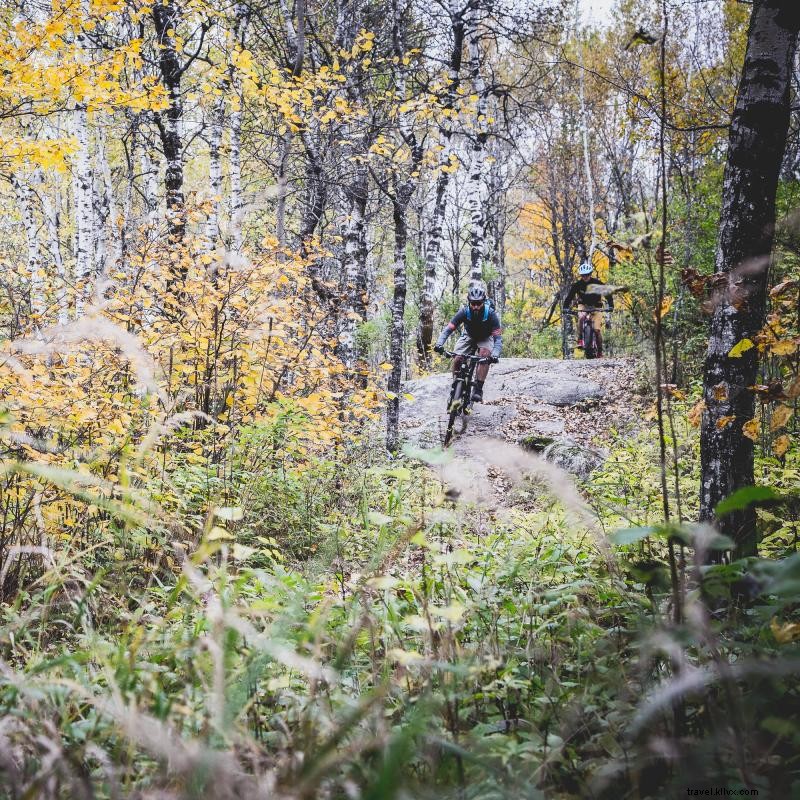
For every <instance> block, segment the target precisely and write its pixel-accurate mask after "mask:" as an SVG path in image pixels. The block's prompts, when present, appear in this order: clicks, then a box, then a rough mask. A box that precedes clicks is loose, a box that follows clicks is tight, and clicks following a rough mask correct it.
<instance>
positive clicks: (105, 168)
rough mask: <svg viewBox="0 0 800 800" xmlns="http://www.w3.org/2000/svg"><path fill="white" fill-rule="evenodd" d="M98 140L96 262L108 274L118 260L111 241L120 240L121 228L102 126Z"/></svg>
mask: <svg viewBox="0 0 800 800" xmlns="http://www.w3.org/2000/svg"><path fill="white" fill-rule="evenodd" d="M96 142H97V147H96V150H95V154H94V156H95V165H96V169H97V173H98V177H99V179H100V188H99V189H98V190H96V191H95V192H94V205H95V224H96V226H97V235H96V237H95V264H96V265H97V270H98V272H100V273H101V274H102V275H108V274H109V271H110V268H111V266H113V262H114V261H116V252H115V253H114V255H113V256H112V253H111V242H119V229H118V227H117V224H116V218H117V215H116V210H115V208H114V185H113V182H112V179H111V167H110V166H109V163H108V157H107V155H106V142H105V134H104V133H103V130H102V129H101V128H97V129H96ZM117 247H118V245H115V251H116V248H117Z"/></svg>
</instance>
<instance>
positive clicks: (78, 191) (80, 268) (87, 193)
mask: <svg viewBox="0 0 800 800" xmlns="http://www.w3.org/2000/svg"><path fill="white" fill-rule="evenodd" d="M73 130H74V135H75V139H76V140H77V143H78V149H77V152H76V153H75V162H74V165H73V181H72V187H73V189H72V190H73V194H74V204H75V248H74V252H75V315H76V316H78V317H79V316H81V315H82V314H83V308H84V305H85V301H86V297H87V294H88V291H89V285H90V283H91V280H92V274H93V271H94V270H93V262H94V259H93V255H94V252H95V237H96V226H95V224H94V209H93V207H92V172H91V159H90V155H89V114H88V112H87V110H86V107H85V106H78V107H76V109H75V111H74V112H73Z"/></svg>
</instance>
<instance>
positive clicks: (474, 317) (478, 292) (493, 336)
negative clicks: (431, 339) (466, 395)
mask: <svg viewBox="0 0 800 800" xmlns="http://www.w3.org/2000/svg"><path fill="white" fill-rule="evenodd" d="M461 325H463V326H464V332H463V333H462V334H461V336H460V337H459V339H458V341H457V342H456V346H455V348H454V350H453V352H455V353H456V354H457V355H456V357H455V358H454V359H453V375H455V374H456V372H457V371H458V367H459V365H460V364H461V362H462V361H463V360H464V359H463V358H459V356H465V355H472V354H474V353H475V352H476V351H477V354H478V355H479V356H480V357H481V358H488V359H489V361H490V362H491V363H492V364H496V363H497V362H498V361H499V360H500V351H501V349H502V347H503V336H502V333H503V331H502V329H501V327H500V317H498V316H497V312H496V311H494V309H493V308H492V304H491V302H490V301H489V300H488V299H487V297H486V290H485V289H484V288H483V287H482V286H480V285H479V284H474V285H473V286H471V287H470V289H469V292H468V293H467V304H466V305H465V306H464V307H463V308H461V309H459V310H458V312H457V313H456V315H455V316H454V317H453V319H451V320H450V322H448V323H447V325H445V326H444V328H443V329H442V332H441V333H440V334H439V338H438V340H437V341H436V344H435V346H434V348H433V349H434V350H435V351H436V352H437V353H443V352H444V343H445V342H446V341H447V339H448V337H449V336H450V334H451V333H452V332H453V331H454V330H456V329H457V328H459V327H460V326H461ZM488 374H489V364H488V363H486V364H478V368H477V370H476V372H475V384H474V386H473V389H472V402H473V403H482V402H483V384H484V382H485V380H486V376H487V375H488Z"/></svg>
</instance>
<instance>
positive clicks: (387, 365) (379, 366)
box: [378, 361, 393, 372]
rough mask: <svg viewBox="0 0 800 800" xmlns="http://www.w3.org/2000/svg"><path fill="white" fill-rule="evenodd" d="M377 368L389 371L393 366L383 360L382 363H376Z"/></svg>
mask: <svg viewBox="0 0 800 800" xmlns="http://www.w3.org/2000/svg"><path fill="white" fill-rule="evenodd" d="M378 369H382V370H383V371H384V372H391V371H392V369H393V367H392V365H391V364H389V363H388V362H387V361H384V362H383V364H380V365H378Z"/></svg>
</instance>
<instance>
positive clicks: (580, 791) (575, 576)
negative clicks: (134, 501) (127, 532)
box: [0, 426, 800, 798]
mask: <svg viewBox="0 0 800 800" xmlns="http://www.w3.org/2000/svg"><path fill="white" fill-rule="evenodd" d="M270 436H274V431H270V430H268V429H259V428H258V427H257V426H256V427H254V428H252V429H251V430H249V431H247V432H246V434H245V435H244V436H243V437H242V438H241V439H240V441H239V444H238V448H237V451H236V453H235V454H234V463H235V464H236V468H235V469H233V470H231V472H230V473H229V474H228V475H227V476H226V477H225V478H224V479H222V478H220V477H218V476H217V477H215V480H218V481H219V483H218V484H215V483H214V481H211V480H210V478H211V477H212V474H211V473H213V476H216V471H214V470H213V468H209V475H206V478H208V480H203V479H202V477H201V476H200V475H199V474H198V473H197V470H198V469H199V468H198V465H196V464H195V465H189V466H191V467H192V469H189V466H187V468H186V473H185V475H184V477H180V473H178V474H177V475H176V477H175V480H174V481H173V487H181V488H180V492H182V493H183V495H182V496H183V500H184V503H183V505H182V506H181V508H182V513H186V512H187V510H189V511H191V513H193V514H194V515H195V518H196V520H197V527H196V535H197V539H196V541H192V540H191V537H187V536H185V535H183V534H181V535H180V536H176V537H175V539H174V541H173V542H172V544H171V550H170V554H169V557H168V558H166V557H165V558H164V559H162V560H161V561H159V562H158V563H155V564H153V563H149V564H146V566H144V567H143V561H142V549H141V547H140V546H139V545H137V544H136V542H135V537H130V538H129V539H128V540H127V541H128V549H127V550H124V546H125V545H124V543H123V544H122V545H120V546H118V548H117V550H118V551H119V550H120V549H123V550H124V551H123V552H116V555H115V557H114V558H112V559H110V560H105V561H104V562H103V563H97V564H96V568H95V569H93V570H89V569H86V567H85V566H84V565H85V563H86V561H85V558H84V556H86V555H87V554H86V553H73V554H71V555H70V556H69V557H67V556H66V555H62V556H57V557H56V558H55V559H54V560H53V561H52V563H51V564H50V567H49V568H48V569H46V570H44V571H42V572H41V574H40V575H39V576H38V578H37V579H36V580H35V581H33V582H32V583H30V584H29V585H28V586H27V587H26V588H25V589H24V590H21V591H20V592H18V594H17V595H16V597H15V599H14V601H13V603H11V604H8V605H6V606H5V607H4V608H3V610H2V622H1V624H0V653H1V654H2V676H0V704H1V705H0V708H1V709H2V712H1V715H2V722H1V723H0V769H1V770H2V775H3V785H4V786H5V788H4V789H3V790H2V795H0V796H4V797H13V798H21V797H31V796H36V797H76V798H82V797H121V796H136V797H176V798H190V797H196V798H199V797H215V798H225V797H237V798H247V797H256V796H258V797H262V796H265V795H269V796H275V797H292V798H295V797H300V798H311V797H371V798H388V797H393V796H398V797H399V796H417V797H428V796H430V797H434V796H439V797H442V796H444V797H470V798H472V797H475V798H478V797H480V798H494V797H508V798H512V797H513V798H519V797H540V796H557V797H620V796H629V797H656V796H663V793H665V792H666V793H667V794H668V795H670V796H671V794H672V793H675V792H679V793H684V792H685V789H686V787H688V786H700V785H704V786H705V785H709V786H710V785H725V786H727V787H729V788H732V787H736V786H740V787H755V788H759V789H761V790H762V791H763V792H768V791H772V792H773V794H775V796H777V793H778V792H780V793H781V794H783V795H784V796H788V793H789V792H791V791H795V790H796V788H797V784H796V783H795V781H796V780H797V779H798V777H800V776H798V769H800V764H798V761H797V755H796V754H797V752H798V751H797V744H798V737H800V731H798V727H797V724H796V720H797V718H798V715H797V712H798V710H800V709H798V707H797V706H798V695H797V690H798V685H797V681H796V679H795V678H794V677H793V671H794V667H795V659H796V658H797V655H798V654H797V645H796V643H795V642H794V641H793V640H795V639H796V638H797V636H796V633H797V623H796V622H793V621H792V620H793V609H794V608H795V604H796V597H797V595H798V591H800V561H798V556H796V555H795V556H791V557H789V558H786V559H784V560H783V561H780V562H778V561H770V560H766V559H764V560H751V561H749V562H747V563H741V562H739V563H734V564H719V565H712V566H701V562H702V550H703V548H705V547H719V546H724V543H722V544H720V543H719V542H716V543H715V541H713V540H711V539H709V538H707V537H706V538H704V536H705V534H704V532H703V531H702V530H701V529H698V528H691V527H684V528H680V527H677V526H673V527H671V528H665V527H664V525H663V519H662V518H660V517H659V511H658V509H657V508H656V507H655V506H654V505H653V503H651V502H650V500H649V499H648V498H651V497H653V496H654V492H653V491H652V489H653V486H654V483H653V482H654V481H656V480H657V478H658V475H657V471H655V470H654V468H653V463H654V461H653V459H652V452H651V451H652V450H653V448H654V444H653V442H652V438H651V436H650V435H648V434H647V433H646V432H643V433H642V435H641V438H640V439H639V440H638V441H629V440H626V439H624V438H620V440H619V441H617V442H616V444H615V446H614V448H613V452H612V454H611V457H610V458H609V460H608V462H607V464H606V467H605V468H604V470H603V471H602V472H601V473H600V474H597V475H596V477H595V479H594V480H593V481H592V486H591V488H590V489H589V494H588V499H589V500H590V502H591V501H592V498H595V499H596V498H597V497H600V496H602V497H604V498H605V501H604V504H603V505H598V506H597V516H596V517H595V516H592V515H591V514H589V513H588V511H586V509H584V510H583V511H581V510H580V509H578V512H580V513H576V510H575V507H574V504H575V499H574V497H573V496H572V495H570V494H569V492H566V491H561V490H560V489H559V484H558V480H556V481H555V482H554V483H553V482H551V487H550V490H545V488H543V485H542V484H541V482H537V483H536V484H534V485H533V486H532V487H529V488H530V489H531V491H532V492H533V494H534V496H535V497H536V501H535V503H534V504H533V506H532V507H531V508H530V509H529V510H527V511H525V512H520V511H497V512H491V511H489V510H487V509H486V508H479V507H475V506H472V505H470V504H469V503H466V502H460V503H457V504H455V503H453V502H451V501H450V500H449V499H448V495H447V494H446V493H445V491H444V490H445V488H446V487H443V486H442V484H441V482H440V481H439V479H438V477H437V475H436V474H435V469H436V464H435V463H434V464H433V465H432V466H430V465H427V464H419V463H417V462H415V461H413V460H409V459H405V460H401V461H398V462H396V463H394V464H390V465H386V464H384V463H380V462H378V461H374V460H373V461H372V463H371V464H370V463H368V461H369V458H370V456H369V454H370V453H374V448H369V447H367V446H366V445H365V446H363V447H359V446H357V445H354V446H352V447H351V448H350V449H349V450H347V451H345V450H343V451H341V452H340V454H339V455H340V457H339V459H338V461H336V462H335V463H333V462H330V461H325V460H311V461H309V462H308V463H306V464H304V465H303V467H302V469H301V468H298V466H297V465H294V466H292V465H291V464H289V463H287V462H285V461H283V460H278V461H270V458H269V448H268V447H265V443H268V442H269V441H270ZM691 452H693V451H692V450H691V448H688V449H687V453H691ZM435 460H436V459H434V461H435ZM532 463H533V464H534V467H535V463H534V462H532ZM248 464H249V465H250V467H249V468H248ZM686 469H687V471H686V474H685V475H682V476H679V480H686V481H687V482H688V483H693V481H694V476H693V471H694V462H693V461H692V460H691V458H687V468H686ZM432 470H433V471H432ZM192 476H194V477H192ZM192 481H195V482H197V483H199V485H202V486H203V487H204V491H203V492H200V491H196V490H192V488H191V487H192ZM174 490H175V491H178V490H177V489H174ZM686 503H687V507H688V503H689V500H688V495H687V500H686ZM192 509H194V510H193V511H192ZM644 526H648V527H644ZM620 528H623V529H626V530H623V532H622V533H619V532H618V531H619V529H620ZM603 529H605V530H606V532H608V533H612V532H614V531H617V533H612V537H616V541H618V542H620V543H621V545H622V546H621V549H616V548H615V547H612V546H611V545H610V543H609V541H608V539H607V538H606V536H605V534H604V533H603ZM667 536H672V537H673V539H674V541H679V542H680V545H681V552H682V558H683V570H682V574H681V586H680V595H679V596H680V608H677V609H676V606H675V596H674V595H673V594H672V593H671V591H670V582H669V575H668V574H665V573H664V568H665V566H664V565H665V563H666V561H665V558H664V553H665V547H666V544H665V541H666V539H665V537H667ZM698 551H700V552H699V556H698ZM784 554H785V553H784ZM696 556H698V557H699V558H700V560H698V561H697V563H696V564H695V557H696ZM133 575H136V576H137V579H136V580H132V579H131V576H133ZM723 599H724V600H725V603H724V604H723V603H721V601H722V600H723Z"/></svg>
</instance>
